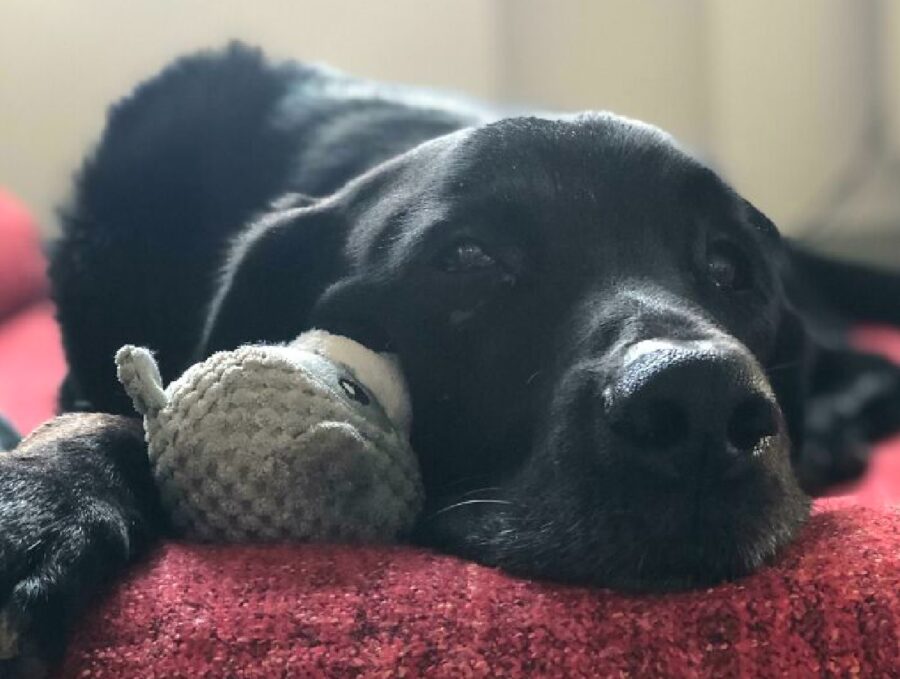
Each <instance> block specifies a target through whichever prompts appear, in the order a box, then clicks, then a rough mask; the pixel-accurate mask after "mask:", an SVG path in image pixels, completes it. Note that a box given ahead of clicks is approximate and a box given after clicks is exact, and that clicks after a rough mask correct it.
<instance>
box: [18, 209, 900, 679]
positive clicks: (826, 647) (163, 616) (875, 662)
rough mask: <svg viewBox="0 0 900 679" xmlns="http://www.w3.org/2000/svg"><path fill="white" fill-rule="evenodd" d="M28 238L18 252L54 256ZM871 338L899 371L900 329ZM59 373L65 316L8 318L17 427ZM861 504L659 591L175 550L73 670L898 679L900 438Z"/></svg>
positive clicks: (135, 579)
mask: <svg viewBox="0 0 900 679" xmlns="http://www.w3.org/2000/svg"><path fill="white" fill-rule="evenodd" d="M5 198H6V197H4V196H2V195H0V304H2V301H3V300H4V299H11V298H13V297H15V298H16V299H22V300H25V298H24V297H22V296H21V295H20V293H19V292H18V291H19V290H22V289H25V288H22V287H17V286H21V282H20V281H19V279H18V278H15V277H13V278H10V277H9V276H6V277H4V273H7V272H9V271H12V270H13V269H10V268H8V267H9V262H7V260H6V258H7V257H9V256H10V253H11V252H12V251H13V250H12V248H11V247H9V245H10V244H11V243H13V239H12V238H11V237H9V234H15V233H19V231H16V230H15V229H13V230H8V229H9V227H8V226H7V225H6V223H5V222H4V220H6V222H8V221H9V220H10V215H12V216H13V218H14V221H16V223H17V224H24V223H26V222H27V220H26V221H22V220H21V219H20V217H21V215H20V213H19V212H17V210H18V209H20V208H15V207H14V209H13V210H12V211H10V210H9V208H8V206H10V205H16V204H14V203H11V202H10V201H9V200H5ZM4 200H5V202H4ZM4 210H5V211H4ZM16 228H18V227H16ZM29 228H30V229H31V233H30V235H27V237H26V238H25V239H24V240H23V241H15V242H16V243H20V242H24V243H28V244H29V245H28V248H30V250H29V252H31V253H32V254H33V253H38V254H39V250H38V249H37V248H36V243H37V237H36V235H35V233H34V231H33V226H32V227H29ZM4 229H7V230H4ZM27 256H31V255H27ZM9 261H11V262H12V264H13V265H16V266H17V265H18V264H19V262H18V258H17V257H14V258H13V259H12V260H9ZM42 267H43V263H42V262H41V268H42ZM35 270H36V269H34V268H32V269H27V268H26V269H23V271H25V272H26V273H25V275H24V277H23V278H22V280H27V279H28V277H29V276H30V275H31V274H28V271H32V272H33V271H35ZM45 286H46V284H45V283H43V282H41V283H39V287H37V288H34V289H35V290H36V291H37V293H36V294H39V293H40V292H41V291H42V290H44V289H45ZM29 294H30V293H29ZM22 303H24V301H23V302H22ZM17 304H19V303H18V302H17ZM0 309H2V306H0ZM856 340H857V342H858V343H859V344H860V345H862V346H865V347H867V348H870V349H875V350H878V351H882V352H885V353H887V354H888V355H891V356H894V357H896V358H897V359H898V361H900V333H898V332H897V331H896V330H890V329H884V328H870V329H864V330H862V331H860V333H858V336H857V338H856ZM64 371H65V366H64V361H63V357H62V350H61V348H60V343H59V332H58V330H57V328H56V325H55V323H54V321H53V309H52V305H50V304H49V303H48V302H39V303H37V304H35V305H33V306H30V307H27V308H24V309H20V311H19V312H18V313H16V314H14V315H12V316H9V315H7V318H5V319H4V318H2V314H0V412H4V413H5V414H7V415H9V416H10V417H11V419H12V420H13V422H14V423H15V424H16V425H17V426H18V427H19V428H20V429H21V430H22V431H25V432H27V431H29V430H30V429H32V428H33V427H34V426H36V425H37V424H38V423H40V422H41V421H43V420H44V419H46V418H48V417H50V416H51V415H52V413H53V410H54V404H55V397H56V390H57V387H58V385H59V382H60V380H61V379H62V376H63V374H64ZM853 493H854V494H853V495H847V496H845V497H841V498H832V499H830V500H828V501H826V502H821V503H819V507H820V510H819V513H818V514H817V515H816V516H814V517H813V518H812V519H811V521H810V523H809V525H808V527H807V529H806V531H805V533H804V535H803V536H802V537H801V539H800V540H799V541H797V542H796V543H794V544H793V545H792V546H791V547H790V548H789V549H788V550H787V551H786V553H785V554H784V556H783V558H782V559H781V560H780V561H779V562H778V563H777V564H776V565H775V566H773V567H771V568H767V569H764V570H763V571H761V572H759V573H757V574H755V575H754V576H752V577H750V578H747V579H745V580H743V581H741V582H738V583H733V584H729V585H723V586H721V587H717V588H714V589H712V590H709V591H704V592H692V593H685V594H676V595H667V596H660V597H628V596H623V595H618V594H615V593H612V592H608V591H604V590H590V589H582V588H572V587H561V586H554V585H548V584H545V583H534V582H528V581H523V580H516V579H514V578H510V577H508V576H505V575H503V574H501V573H498V572H496V571H493V570H490V569H486V568H482V567H479V566H475V565H473V564H469V563H465V562H462V561H459V560H457V559H453V558H450V557H444V556H438V555H434V554H431V553H428V552H423V551H420V550H414V549H410V548H403V547H394V548H353V547H342V546H327V545H308V546H303V547H296V546H295V547H287V546H281V547H243V548H237V547H210V546H197V545H185V544H176V543H171V544H166V545H163V546H162V547H160V548H159V549H157V550H156V551H155V552H154V553H153V554H152V555H151V556H150V557H148V558H147V559H146V560H144V562H143V563H141V564H139V565H138V566H136V567H135V568H134V569H133V571H132V572H131V574H130V576H129V577H127V578H124V579H123V580H122V581H121V582H119V583H118V584H116V585H114V586H113V589H112V590H111V592H110V594H109V595H108V596H107V597H106V598H105V599H102V600H100V601H98V602H96V605H95V606H94V608H93V609H92V610H91V611H90V613H89V614H88V616H87V617H86V618H85V619H84V620H83V621H81V622H80V623H79V624H78V629H77V630H76V633H75V638H74V639H73V643H72V645H71V647H70V650H69V654H68V656H67V658H66V661H65V664H64V667H63V669H62V671H61V675H60V676H61V677H64V678H66V679H68V678H71V677H79V678H84V679H87V678H88V677H93V678H94V679H112V678H114V677H115V678H117V679H118V678H119V677H123V678H125V677H128V678H130V677H147V678H148V679H149V678H152V677H166V678H167V679H176V678H177V677H203V676H212V677H282V676H290V677H306V676H310V677H342V676H359V675H365V676H386V677H387V676H390V677H395V676H408V677H417V676H423V675H426V674H427V675H428V676H438V677H442V676H446V677H450V676H460V677H464V676H470V677H471V676H476V677H483V676H514V677H515V676H560V677H574V676H619V675H623V676H636V677H649V676H715V677H729V676H789V677H812V676H816V677H818V676H831V675H834V676H857V675H859V676H870V677H892V676H895V677H900V659H898V636H900V631H898V617H900V602H898V598H897V597H898V591H900V582H898V573H900V537H898V531H900V516H898V514H897V510H890V509H887V508H886V505H888V504H890V503H900V438H898V439H895V440H894V441H893V442H889V443H887V444H885V445H883V446H881V447H880V450H879V452H878V454H877V455H876V457H875V459H874V460H873V463H872V466H871V470H870V473H869V474H868V476H867V478H866V480H865V481H864V482H863V483H862V484H861V485H860V486H859V487H857V488H855V489H854V490H853ZM861 505H869V506H870V507H876V509H870V508H866V507H863V506H861Z"/></svg>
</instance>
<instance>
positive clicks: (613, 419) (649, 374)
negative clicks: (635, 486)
mask: <svg viewBox="0 0 900 679" xmlns="http://www.w3.org/2000/svg"><path fill="white" fill-rule="evenodd" d="M604 410H605V413H606V418H607V422H608V424H609V427H610V429H611V430H612V432H613V433H614V435H615V436H616V437H617V438H618V439H619V445H620V446H625V447H626V449H627V451H628V453H629V454H630V455H633V457H634V459H635V461H636V462H637V463H639V464H642V465H643V466H646V467H648V468H649V469H651V470H654V471H656V472H659V473H661V474H662V475H664V476H669V477H681V476H687V475H691V474H695V473H697V472H698V467H700V466H702V467H703V468H704V469H705V470H706V471H710V470H711V469H715V470H720V471H721V472H722V473H723V474H724V475H732V474H736V473H738V472H740V471H741V470H743V469H746V468H747V467H748V466H749V463H750V462H751V461H752V458H753V456H754V455H755V454H756V453H758V452H759V448H760V444H761V443H762V442H763V441H765V440H766V439H768V438H769V437H772V436H774V435H776V434H777V433H778V432H779V421H780V416H779V411H778V407H777V405H776V402H775V398H774V396H773V394H772V391H771V388H770V387H769V385H768V382H767V381H766V378H765V376H764V375H763V373H762V371H761V369H760V368H759V366H758V364H757V363H756V361H755V360H754V359H753V358H752V356H751V355H750V354H749V352H747V351H746V350H744V349H742V348H741V347H740V346H738V345H736V344H732V343H730V342H721V341H711V340H709V341H707V340H698V341H679V342H674V341H673V342H670V341H662V340H645V341H643V342H638V343H637V344H635V345H634V346H632V347H631V348H630V349H629V350H628V351H626V352H625V354H624V356H623V360H622V362H621V365H620V366H619V367H618V368H617V369H616V370H614V371H613V374H612V375H611V378H610V380H609V383H608V386H607V387H606V389H605V390H604Z"/></svg>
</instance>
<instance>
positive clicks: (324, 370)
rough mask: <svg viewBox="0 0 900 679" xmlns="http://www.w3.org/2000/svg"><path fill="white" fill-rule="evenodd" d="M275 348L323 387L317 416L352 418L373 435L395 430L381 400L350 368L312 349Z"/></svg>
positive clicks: (336, 418) (313, 382)
mask: <svg viewBox="0 0 900 679" xmlns="http://www.w3.org/2000/svg"><path fill="white" fill-rule="evenodd" d="M275 351H280V352H283V354H284V356H285V359H286V360H289V361H290V362H291V363H292V364H294V365H295V366H296V368H297V369H298V370H300V371H301V372H302V373H303V375H304V377H305V378H307V379H308V380H309V381H310V382H311V383H312V384H314V385H316V387H317V388H318V390H320V391H321V395H322V396H323V397H324V398H321V399H317V403H319V404H321V411H319V412H318V413H316V414H315V417H316V418H321V419H323V420H325V419H332V420H334V421H338V422H340V421H346V420H349V419H352V420H353V423H354V424H356V425H357V426H359V427H360V428H361V429H363V430H364V431H365V433H366V434H369V435H371V434H373V433H374V432H380V433H384V432H391V431H393V429H394V424H393V423H392V422H391V420H390V418H388V416H387V414H386V413H385V412H384V409H383V408H382V407H381V404H380V403H379V401H378V400H377V399H376V398H375V396H374V395H373V394H372V393H371V392H370V391H369V390H368V389H367V388H366V387H365V386H363V385H362V383H361V382H360V381H359V380H358V379H357V378H356V376H355V375H354V374H353V373H352V372H351V371H350V369H349V368H347V367H346V366H344V365H342V364H340V363H337V362H335V361H330V360H328V359H326V358H323V357H322V356H319V355H318V354H315V353H313V352H310V351H302V352H297V351H293V350H289V349H281V348H278V349H275Z"/></svg>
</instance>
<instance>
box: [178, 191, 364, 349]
mask: <svg viewBox="0 0 900 679" xmlns="http://www.w3.org/2000/svg"><path fill="white" fill-rule="evenodd" d="M346 232H347V220H346V219H345V217H344V215H343V213H342V211H341V210H340V208H339V207H338V206H337V205H336V204H335V203H334V202H332V201H327V200H326V201H322V202H320V203H316V204H314V205H311V206H308V207H299V208H292V209H288V210H281V211H278V212H275V213H272V214H269V215H267V216H265V217H263V218H262V219H260V220H259V221H258V222H256V223H255V224H254V225H253V226H251V227H250V228H249V229H248V230H247V231H246V232H245V233H243V234H241V236H240V237H239V238H238V239H237V240H236V241H235V242H234V243H233V245H232V251H231V254H230V256H229V258H228V261H227V264H226V265H225V269H224V271H223V273H222V277H221V280H220V283H219V287H218V289H217V291H216V294H215V296H214V297H213V300H212V303H211V305H210V307H209V311H208V314H207V319H206V325H205V328H204V332H203V336H202V338H201V341H200V344H199V346H198V348H197V352H196V355H195V357H194V358H195V360H199V359H202V358H204V357H206V356H208V355H209V354H211V353H212V352H214V351H220V350H226V349H234V348H236V347H238V346H240V345H241V344H246V343H249V342H260V341H263V342H284V341H288V340H291V339H293V338H295V337H296V336H297V335H299V334H300V333H301V332H302V331H303V330H305V329H307V327H308V316H309V311H310V309H311V308H312V306H313V304H314V303H315V301H316V299H317V298H318V296H319V295H320V294H321V293H322V291H323V290H324V289H325V288H326V287H327V286H328V285H329V284H330V283H331V282H332V281H333V280H334V279H335V277H336V276H337V275H338V272H339V271H340V267H341V259H342V246H343V243H344V240H345V238H346Z"/></svg>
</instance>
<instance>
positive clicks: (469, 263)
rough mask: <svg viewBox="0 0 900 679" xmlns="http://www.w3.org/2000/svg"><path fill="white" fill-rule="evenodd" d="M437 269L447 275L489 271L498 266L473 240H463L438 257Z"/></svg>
mask: <svg viewBox="0 0 900 679" xmlns="http://www.w3.org/2000/svg"><path fill="white" fill-rule="evenodd" d="M435 263H436V265H437V267H438V268H439V269H440V270H441V271H444V272H446V273H464V272H468V271H478V270H481V269H487V268H490V267H493V266H495V265H496V264H497V262H496V261H495V260H494V258H493V257H491V256H490V255H489V254H488V253H486V252H485V251H484V248H482V247H481V245H479V244H478V243H476V242H475V241H473V240H462V241H459V242H457V243H455V244H454V245H452V246H450V247H449V248H447V249H446V250H444V251H443V252H441V254H439V255H438V257H437V261H436V262H435Z"/></svg>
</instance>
